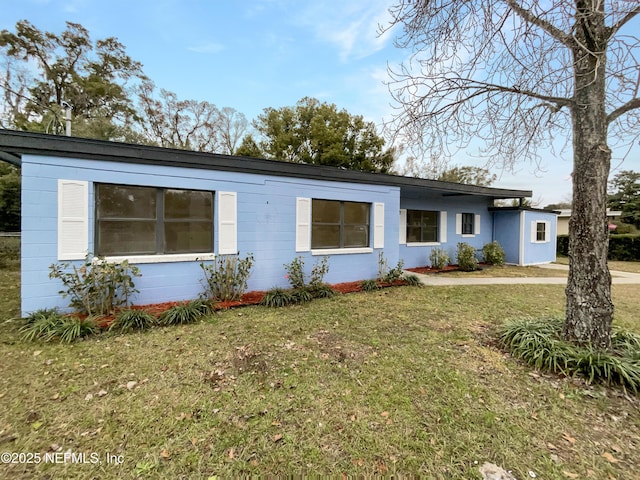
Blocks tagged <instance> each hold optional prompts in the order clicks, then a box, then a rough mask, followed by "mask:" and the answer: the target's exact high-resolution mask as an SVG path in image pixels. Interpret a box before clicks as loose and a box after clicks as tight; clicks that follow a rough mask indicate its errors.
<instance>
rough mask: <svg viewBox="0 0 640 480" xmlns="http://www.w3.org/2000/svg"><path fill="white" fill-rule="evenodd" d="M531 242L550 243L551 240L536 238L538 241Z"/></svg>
mask: <svg viewBox="0 0 640 480" xmlns="http://www.w3.org/2000/svg"><path fill="white" fill-rule="evenodd" d="M531 243H550V241H549V240H536V241H534V242H531Z"/></svg>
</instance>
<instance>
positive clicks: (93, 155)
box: [0, 129, 532, 199]
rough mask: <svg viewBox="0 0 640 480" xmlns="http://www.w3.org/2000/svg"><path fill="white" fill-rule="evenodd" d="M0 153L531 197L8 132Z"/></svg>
mask: <svg viewBox="0 0 640 480" xmlns="http://www.w3.org/2000/svg"><path fill="white" fill-rule="evenodd" d="M0 152H4V156H7V155H10V156H12V157H13V158H20V156H21V155H25V154H31V155H39V156H56V157H68V158H81V159H87V160H105V161H111V162H122V163H137V164H143V165H165V166H174V167H184V168H197V169H205V170H220V171H230V172H242V173H255V174H261V175H273V176H284V177H293V178H307V179H316V180H326V181H333V182H336V181H338V182H352V183H366V184H373V185H387V186H394V187H400V189H401V192H402V191H412V192H417V191H418V192H419V191H421V190H423V189H424V190H428V191H430V192H436V193H437V192H439V193H441V194H442V195H447V196H458V195H465V196H483V197H488V198H495V199H503V198H523V197H531V196H532V192H531V191H529V190H510V189H501V188H492V187H480V186H476V185H463V184H458V183H450V182H440V181H437V180H427V179H421V178H413V177H402V176H398V175H389V174H381V173H370V172H360V171H355V170H345V169H341V168H337V167H329V166H323V165H308V164H301V163H289V162H281V161H277V160H265V159H261V158H249V157H236V156H231V155H222V154H213V153H204V152H193V151H189V150H177V149H170V148H161V147H154V146H148V145H133V144H128V143H117V142H107V141H103V140H93V139H86V138H78V137H63V136H57V135H47V134H41V133H33V132H21V131H14V130H1V129H0Z"/></svg>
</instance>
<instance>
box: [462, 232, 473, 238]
mask: <svg viewBox="0 0 640 480" xmlns="http://www.w3.org/2000/svg"><path fill="white" fill-rule="evenodd" d="M462 238H475V234H473V233H463V234H462Z"/></svg>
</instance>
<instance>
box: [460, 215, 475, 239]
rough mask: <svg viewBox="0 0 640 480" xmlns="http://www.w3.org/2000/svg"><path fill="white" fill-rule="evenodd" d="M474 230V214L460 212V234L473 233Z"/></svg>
mask: <svg viewBox="0 0 640 480" xmlns="http://www.w3.org/2000/svg"><path fill="white" fill-rule="evenodd" d="M474 232H475V215H474V214H473V213H463V214H462V235H473V233H474Z"/></svg>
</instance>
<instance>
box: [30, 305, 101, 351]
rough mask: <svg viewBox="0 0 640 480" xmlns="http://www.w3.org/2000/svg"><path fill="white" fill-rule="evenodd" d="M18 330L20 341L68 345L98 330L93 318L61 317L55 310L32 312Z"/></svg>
mask: <svg viewBox="0 0 640 480" xmlns="http://www.w3.org/2000/svg"><path fill="white" fill-rule="evenodd" d="M25 320H26V323H25V325H24V326H23V327H22V328H21V329H20V335H21V338H22V340H25V341H36V340H40V341H43V342H52V341H54V340H59V341H60V342H61V343H70V342H73V341H74V340H77V339H78V338H82V337H86V336H89V335H94V334H96V333H98V331H99V328H98V326H97V324H96V318H95V317H87V318H84V319H83V318H79V317H75V316H72V315H63V314H61V313H60V312H59V311H58V310H56V309H43V310H38V311H36V312H33V313H32V314H31V315H29V316H28V317H27V318H26V319H25Z"/></svg>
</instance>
